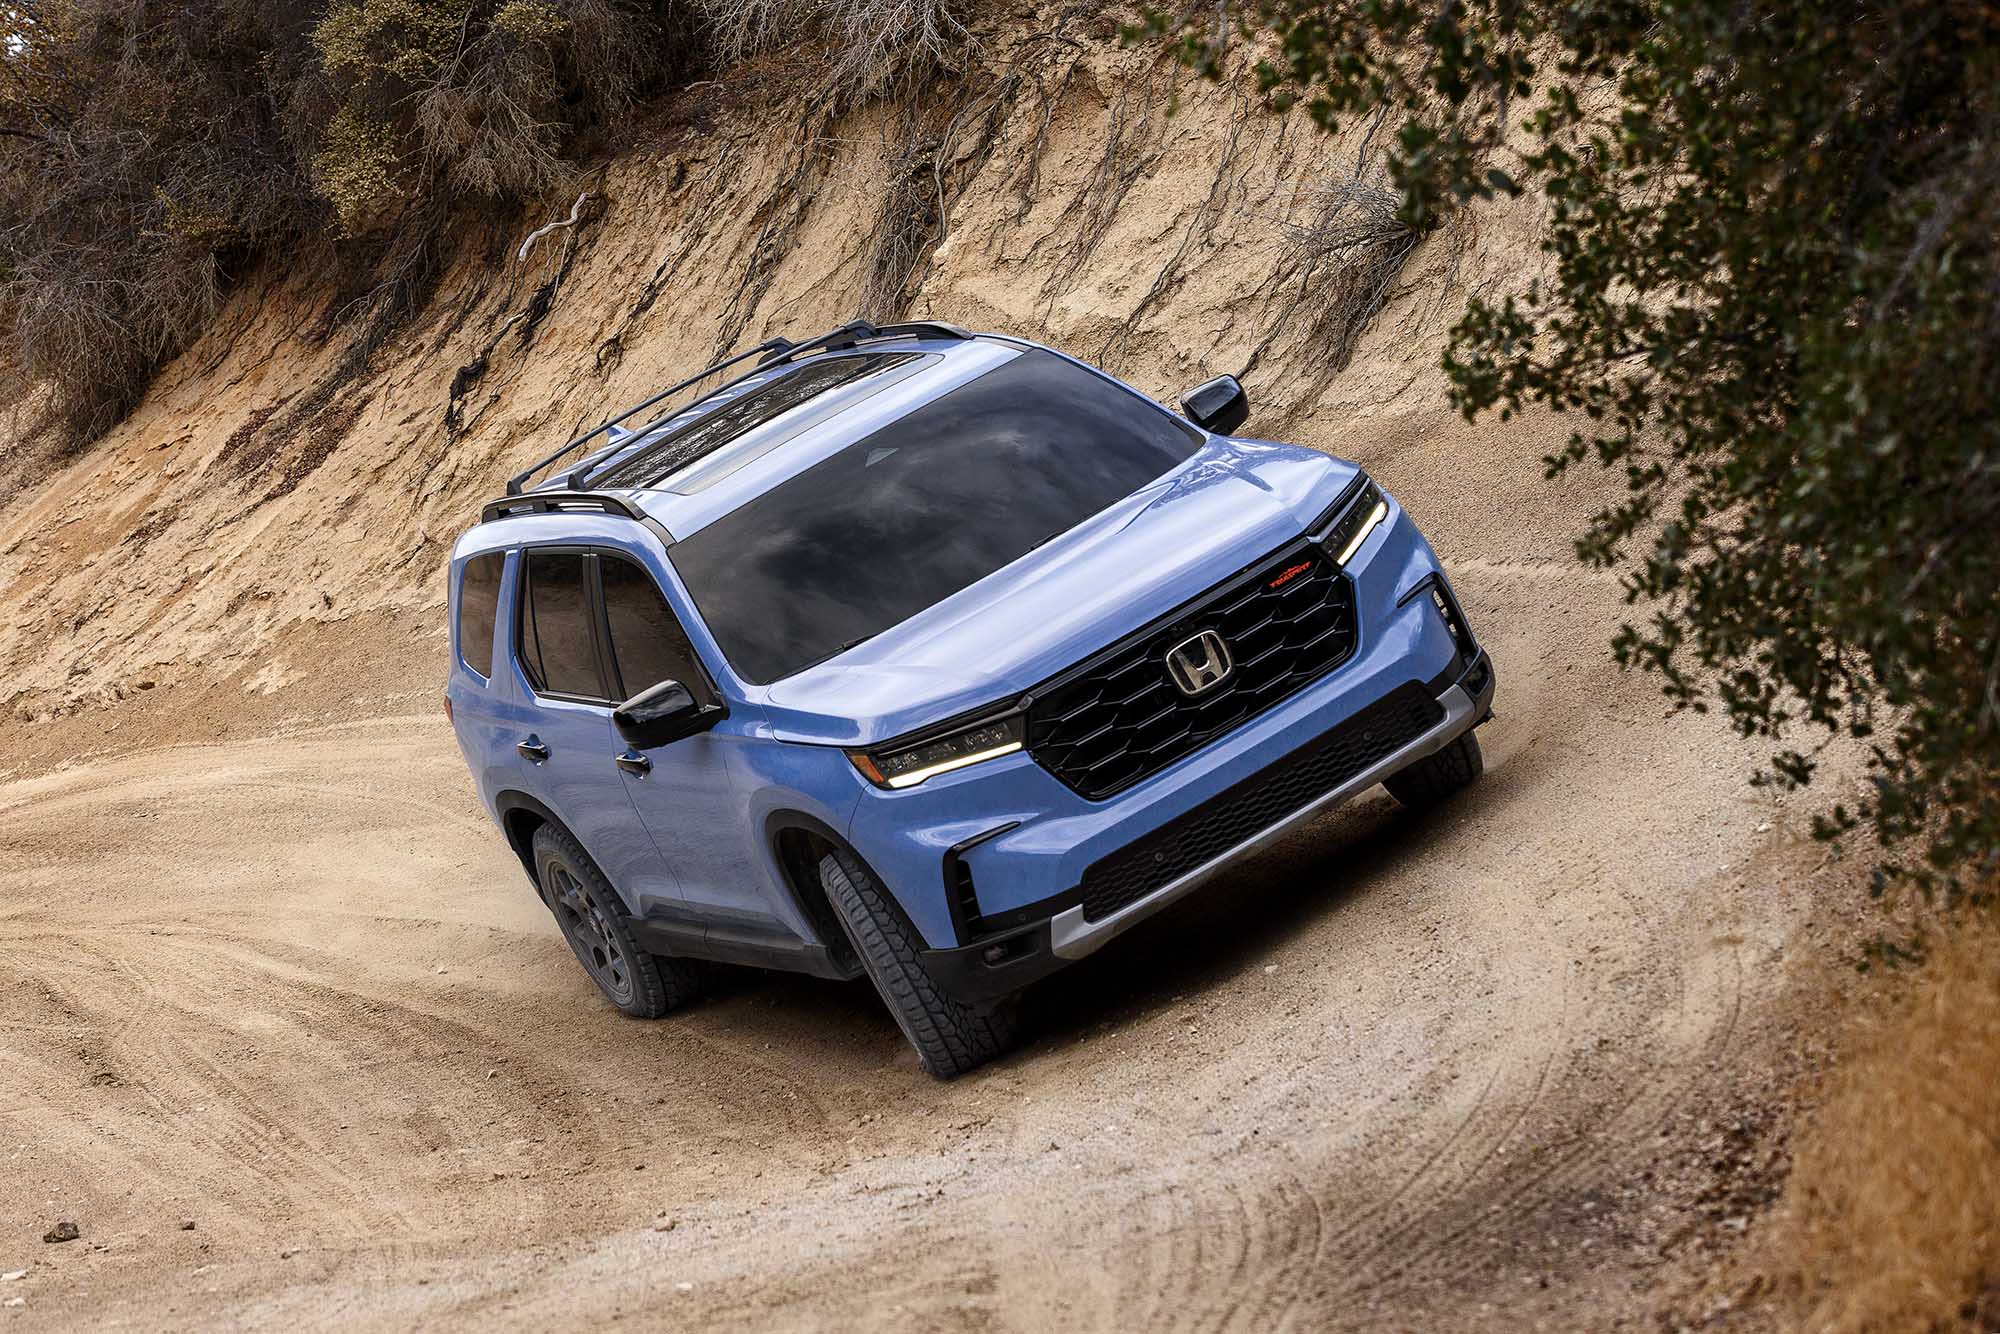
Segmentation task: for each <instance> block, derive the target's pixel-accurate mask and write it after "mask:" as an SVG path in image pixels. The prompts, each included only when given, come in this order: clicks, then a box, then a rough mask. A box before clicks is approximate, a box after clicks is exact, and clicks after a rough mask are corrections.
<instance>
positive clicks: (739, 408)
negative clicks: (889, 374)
mask: <svg viewBox="0 0 2000 1334" xmlns="http://www.w3.org/2000/svg"><path fill="white" fill-rule="evenodd" d="M916 356H917V354H916V353H914V352H877V353H873V354H870V355H867V356H854V357H824V358H820V359H818V360H815V361H808V362H806V363H805V364H804V365H802V366H801V367H799V369H797V370H795V371H792V372H791V373H790V374H788V375H781V376H779V377H778V378H777V379H775V380H772V381H770V382H769V383H768V384H764V385H760V386H758V387H756V388H754V389H751V390H749V391H748V392H746V393H743V394H742V396H741V397H738V398H734V399H729V400H726V401H725V402H724V403H723V405H722V406H721V407H718V408H713V409H710V410H709V411H707V412H704V413H703V414H701V415H700V416H699V417H696V418H695V419H694V421H692V422H691V423H689V424H688V425H686V426H682V427H680V428H679V429H677V430H675V431H674V432H673V433H672V434H670V435H668V436H666V437H665V438H664V439H662V440H659V441H657V442H655V443H653V444H649V445H647V446H645V447H644V448H642V449H640V450H639V451H638V452H637V453H635V454H633V455H632V456H631V457H630V458H627V459H625V460H624V461H623V462H621V463H619V464H617V465H616V466H615V467H613V468H612V469H610V471H608V472H605V473H603V474H601V475H599V476H596V477H593V478H591V479H590V482H591V485H592V486H597V487H606V488H610V487H640V488H644V487H653V486H658V485H660V483H662V482H663V481H665V480H666V479H667V478H668V477H669V476H671V475H672V474H673V473H676V472H678V471H680V470H681V469H682V468H685V467H687V465H688V464H690V463H693V462H695V461H696V460H697V459H701V458H705V457H707V456H708V455H709V454H712V453H714V452H715V451H716V450H718V449H720V448H722V446H724V445H726V444H728V443H729V442H730V441H731V440H734V439H736V438H737V437H738V436H740V435H747V434H749V433H750V432H751V431H754V430H756V429H757V428H758V427H759V426H762V425H763V424H764V423H766V422H768V421H774V420H776V419H777V418H778V417H779V416H781V415H783V414H784V413H787V412H790V411H791V410H792V409H793V408H796V407H798V406H799V405H800V404H802V403H806V402H809V401H811V400H812V399H815V398H818V397H819V396H820V395H821V394H824V393H826V392H828V391H829V390H833V389H838V388H840V387H841V386H842V385H845V384H852V383H854V381H856V380H859V379H861V378H862V377H863V376H866V375H872V374H873V373H875V372H876V371H885V370H888V369H889V368H890V367H892V366H900V365H902V364H903V363H904V362H906V361H913V360H915V359H916Z"/></svg>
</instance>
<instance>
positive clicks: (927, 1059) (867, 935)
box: [819, 850, 1020, 1079]
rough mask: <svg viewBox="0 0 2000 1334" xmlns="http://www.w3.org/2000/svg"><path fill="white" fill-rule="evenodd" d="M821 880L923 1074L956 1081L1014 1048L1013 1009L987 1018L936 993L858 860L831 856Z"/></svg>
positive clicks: (911, 939)
mask: <svg viewBox="0 0 2000 1334" xmlns="http://www.w3.org/2000/svg"><path fill="white" fill-rule="evenodd" d="M819 880H820V886H821V888H823V889H825V890H826V897H827V901H828V902H829V903H831V904H832V905H833V910H834V913H835V915H837V916H838V917H839V918H840V924H841V926H842V927H844V928H845V929H846V931H847V938H848V939H849V940H851V941H853V942H854V949H855V952H856V953H857V954H859V955H860V956H861V964H862V967H863V968H865V969H866V970H867V972H868V977H869V980H871V981H872V982H874V984H875V990H876V991H877V992H879V993H881V996H882V1002H883V1004H885V1005H887V1006H888V1007H889V1013H890V1014H891V1015H893V1016H894V1017H895V1020H896V1026H897V1027H898V1028H900V1029H902V1030H903V1036H904V1037H906V1038H908V1039H909V1042H910V1045H911V1046H912V1047H914V1048H916V1050H917V1059H918V1060H920V1061H922V1062H923V1066H924V1069H926V1070H928V1071H930V1072H931V1073H932V1074H934V1075H936V1076H937V1077H938V1078H939V1079H954V1078H956V1077H957V1076H959V1075H962V1074H964V1073H965V1072H966V1071H968V1070H971V1069H974V1068H975V1067H977V1066H981V1065H984V1064H986V1063H987V1062H988V1061H990V1060H992V1059H993V1058H994V1057H996V1056H998V1055H1000V1054H1001V1053H1002V1052H1005V1051H1007V1050H1008V1049H1009V1048H1011V1047H1012V1046H1013V1045H1014V1043H1015V1041H1016V1039H1017V1038H1018V1036H1019V1030H1020V1024H1019V1008H1018V1006H1017V1005H1016V1004H1015V1002H1013V1001H1012V1000H1009V1001H1006V1002H1003V1003H1002V1004H1001V1005H999V1006H998V1007H996V1008H995V1009H992V1010H990V1011H984V1012H982V1011H978V1010H974V1009H973V1008H972V1007H970V1006H968V1005H964V1004H961V1003H960V1002H958V1001H956V1000H954V999H952V998H951V997H950V996H947V995H945V994H944V993H943V992H942V991H939V990H938V988H937V985H936V984H935V983H934V982H932V981H931V977H930V974H929V973H927V972H925V971H924V962H923V958H922V956H921V955H920V954H919V950H920V949H921V948H922V942H921V941H919V940H918V939H917V938H916V936H915V934H914V932H913V931H912V930H911V929H910V927H909V926H908V925H907V924H906V923H905V921H904V920H903V917H902V914H900V913H898V912H897V911H896V910H895V908H894V906H893V905H891V903H890V902H889V896H888V892H887V891H886V890H884V889H883V888H882V886H881V885H880V884H879V883H878V882H877V881H876V879H875V877H874V875H873V874H872V873H870V871H869V870H868V868H867V867H866V866H864V865H862V863H861V861H860V859H859V858H857V857H854V856H853V855H851V854H849V853H847V852H843V851H839V850H836V851H833V852H829V853H827V854H826V855H825V856H824V857H822V858H820V862H819Z"/></svg>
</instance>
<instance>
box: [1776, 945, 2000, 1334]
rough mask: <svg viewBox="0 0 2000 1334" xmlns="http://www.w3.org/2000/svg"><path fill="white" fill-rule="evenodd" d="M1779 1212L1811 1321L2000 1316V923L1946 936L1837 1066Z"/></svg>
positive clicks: (1894, 1324)
mask: <svg viewBox="0 0 2000 1334" xmlns="http://www.w3.org/2000/svg"><path fill="white" fill-rule="evenodd" d="M1773 1223H1774V1227H1773V1229H1772V1230H1773V1232H1774V1233H1775V1234H1777V1237H1778V1240H1777V1242H1776V1244H1777V1245H1778V1246H1780V1247H1781V1248H1782V1251H1783V1256H1782V1265H1781V1272H1783V1271H1789V1279H1790V1281H1789V1283H1788V1284H1787V1286H1788V1287H1789V1288H1791V1289H1792V1290H1793V1291H1794V1292H1795V1293H1796V1294H1797V1296H1798V1300H1799V1307H1798V1310H1797V1311H1796V1312H1795V1314H1796V1316H1797V1318H1798V1320H1799V1323H1800V1324H1801V1325H1802V1326H1804V1327H1809V1328H1813V1329H1824V1330H1856V1331H1859V1330H1878V1329H1881V1330H1903V1329H1911V1330H1938V1329H1961V1328H1964V1329H1986V1330H1990V1329H2000V930H1996V929H1995V927H1994V926H1993V925H1992V924H1990V923H1981V924H1978V925H1976V926H1972V927H1969V928H1967V929H1965V930H1963V931H1962V932H1960V933H1958V934H1956V935H1954V936H1952V937H1950V938H1948V939H1946V940H1945V941H1944V942H1943V943H1942V944H1941V945H1940V946H1939V948H1938V950H1937V952H1936V953H1935V954H1934V955H1933V957H1932V958H1931V960H1930V962H1929V963H1928V964H1927V965H1926V967H1925V970H1924V972H1923V973H1922V974H1921V975H1920V976H1919V977H1918V978H1916V979H1915V983H1914V987H1913V990H1912V994H1911V995H1910V996H1909V997H1907V999H1906V1001H1905V1002H1904V1003H1903V1004H1902V1005H1901V1006H1899V1007H1898V1008H1897V1009H1896V1010H1895V1011H1894V1012H1893V1013H1891V1014H1890V1015H1889V1016H1888V1017H1887V1018H1886V1019H1885V1020H1883V1021H1881V1023H1880V1024H1879V1027H1878V1028H1877V1030H1876V1031H1875V1032H1873V1033H1872V1034H1870V1036H1869V1039H1868V1041H1867V1042H1866V1044H1865V1045H1864V1047H1863V1048H1862V1049H1861V1050H1860V1051H1858V1052H1857V1053H1856V1054H1854V1055H1853V1056H1852V1057H1850V1058H1849V1059H1848V1060H1847V1061H1846V1062H1845V1063H1844V1064H1843V1065H1842V1066H1841V1068H1840V1069H1839V1070H1838V1072H1837V1073H1836V1075H1835V1076H1834V1082H1833V1085H1832V1087H1831V1088H1830V1089H1829V1090H1828V1095H1827V1097H1826V1099H1825V1101H1824V1102H1823V1104H1822V1105H1821V1106H1820V1108H1819V1110H1818V1112H1817V1113H1816V1115H1814V1117H1813V1118H1812V1121H1811V1123H1810V1124H1809V1125H1808V1127H1807V1128H1806V1129H1805V1131H1804V1132H1803V1133H1802V1134H1801V1136H1800V1139H1799V1141H1798V1144H1797V1148H1796V1152H1795V1157H1794V1168H1793V1172H1792V1176H1791V1179H1790V1181H1789V1183H1788V1185H1787V1188H1786V1202H1785V1205H1784V1207H1783V1211H1782V1212H1781V1213H1780V1214H1779V1215H1778V1216H1777V1217H1776V1218H1775V1219H1774V1220H1773Z"/></svg>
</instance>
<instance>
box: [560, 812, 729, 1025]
mask: <svg viewBox="0 0 2000 1334" xmlns="http://www.w3.org/2000/svg"><path fill="white" fill-rule="evenodd" d="M531 846H532V849H533V852H534V857H535V878H536V879H537V880H538V881H539V882H540V884H541V886H542V897H543V899H544V900H546V901H547V903H548V905H549V911H550V912H552V913H554V914H555V918H556V926H557V928H558V929H560V930H561V931H562V936H563V940H564V941H566V942H567V943H568V945H569V948H570V952H571V953H573V954H575V955H576V961H577V962H578V963H580V964H582V965H583V971H584V972H586V973H588V974H589V975H590V980H591V981H593V982H595V983H597V989H598V990H599V991H602V992H603V993H604V996H605V999H606V1000H609V1001H610V1002H611V1003H612V1004H613V1005H615V1006H617V1007H618V1008H619V1009H620V1010H622V1011H624V1012H625V1013H626V1014H629V1015H631V1016H632V1017H633V1018H634V1019H658V1018H659V1017H660V1016H662V1015H664V1014H666V1013H667V1012H668V1011H669V1010H673V1009H677V1008H679V1007H680V1006H682V1005H685V1004H687V1003H688V1002H689V1001H691V1000H693V999H694V998H695V997H696V996H698V995H699V994H700V993H701V978H700V975H699V974H698V973H697V972H696V971H695V968H694V966H693V965H692V964H690V963H687V962H685V961H683V960H680V959H670V958H667V957H665V956H663V955H658V954H650V953H648V952H647V951H646V950H644V949H642V948H640V946H639V944H638V942H637V941H636V940H635V939H633V936H632V928H631V924H630V923H631V918H630V916H629V915H628V914H627V913H626V911H625V905H624V902H623V901H622V900H620V899H619V897H618V892H617V891H616V890H614V889H612V887H611V882H610V881H609V880H607V879H605V878H604V872H602V871H600V870H598V869H597V863H596V862H594V861H592V860H591V859H590V856H589V854H588V853H586V852H585V851H584V850H583V845H582V844H580V843H578V842H577V841H576V839H575V837H574V836H573V835H571V833H570V832H569V831H568V830H567V829H564V828H562V827H561V826H560V825H554V824H545V825H543V826H542V827H541V828H540V829H537V830H536V831H535V837H534V841H533V843H532V845H531Z"/></svg>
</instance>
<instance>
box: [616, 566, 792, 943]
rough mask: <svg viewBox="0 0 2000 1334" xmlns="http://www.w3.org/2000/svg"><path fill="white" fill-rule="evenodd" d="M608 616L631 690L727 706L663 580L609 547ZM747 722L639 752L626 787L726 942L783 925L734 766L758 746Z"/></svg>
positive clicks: (684, 887)
mask: <svg viewBox="0 0 2000 1334" xmlns="http://www.w3.org/2000/svg"><path fill="white" fill-rule="evenodd" d="M599 567H600V569H601V570H602V573H603V596H604V612H605V619H606V623H607V626H608V628H609V631H610V635H609V639H610V644H611V651H612V656H613V658H614V660H615V662H616V664H617V670H618V673H619V678H620V681H621V683H622V685H621V688H622V689H623V690H624V691H625V692H626V694H627V695H628V696H630V695H636V694H638V693H639V692H640V691H642V690H646V689H649V688H651V687H653V686H656V685H658V684H659V683H660V682H662V681H679V682H680V683H681V684H682V685H684V686H686V687H687V689H688V692H689V693H690V694H692V695H693V696H694V697H695V699H696V700H697V701H698V702H700V703H703V704H714V703H717V702H718V696H717V693H716V690H715V685H714V683H713V681H711V680H710V679H709V675H708V673H707V672H706V671H705V670H703V668H702V665H701V662H700V659H699V658H698V657H697V656H696V655H695V651H694V648H693V646H692V645H691V644H689V643H688V637H687V633H686V632H685V631H684V630H682V629H681V624H680V621H679V620H678V619H677V618H676V617H675V616H674V613H673V609H672V608H671V607H669V606H668V605H667V600H666V598H665V597H664V596H663V595H662V594H661V592H660V589H659V585H658V584H656V583H654V582H653V576H652V575H650V574H648V573H647V572H646V571H645V570H644V569H642V568H640V567H639V566H638V565H637V564H635V563H633V562H632V561H629V560H625V559H623V558H621V557H618V556H614V555H611V554H610V553H608V552H606V553H604V554H603V555H602V558H601V560H600V561H599ZM747 726H748V723H747V720H745V719H743V718H740V717H729V718H725V719H724V720H723V721H722V722H721V723H720V724H718V725H717V726H716V727H714V728H712V729H710V730H709V731H706V732H699V733H697V734H695V735H694V736H690V737H683V738H681V739H680V740H679V741H676V742H673V743H672V744H670V745H665V746H660V747H658V748H657V749H654V750H651V751H648V752H646V754H645V755H644V756H643V757H640V756H637V755H636V754H635V755H633V756H632V757H630V759H633V760H637V759H640V758H643V759H644V760H645V761H646V762H647V765H648V766H649V767H646V768H644V769H640V768H639V767H638V766H637V765H634V766H633V767H632V768H631V769H630V770H628V771H627V775H626V779H625V781H626V784H627V787H628V790H629V791H630V792H631V796H632V803H633V805H635V806H637V807H638V809H639V814H640V815H641V816H642V817H643V818H644V819H645V821H646V826H647V828H649V829H650V830H652V833H653V841H654V842H655V843H656V844H657V845H658V846H659V848H660V850H661V852H663V853H665V854H666V856H667V859H668V860H669V861H670V862H672V863H673V868H674V873H675V877H676V878H677V879H678V881H679V883H680V887H681V892H682V894H683V895H684V896H685V897H686V900H687V902H688V904H689V906H690V907H692V908H693V909H694V910H695V911H696V913H697V914H698V916H699V917H700V919H701V921H702V922H703V923H704V924H705V926H706V928H707V929H708V930H709V932H710V933H711V934H712V935H714V936H716V937H717V938H718V939H757V938H762V937H765V936H767V935H769V934H770V933H772V932H773V931H777V930H781V929H782V930H789V928H781V927H780V919H779V918H778V916H777V914H776V912H775V905H774V904H773V903H772V902H771V901H770V898H769V887H768V877H767V876H766V875H765V874H764V872H763V870H762V869H761V868H760V867H759V866H758V865H757V863H756V861H755V857H756V844H755V842H754V840H755V839H756V837H757V835H758V831H756V830H755V829H753V828H751V817H750V812H749V810H748V809H747V803H746V802H745V800H744V799H743V796H742V793H741V791H740V789H739V786H738V784H737V783H736V782H735V780H734V776H733V774H732V772H731V759H732V757H733V755H734V753H735V751H736V750H737V748H739V747H741V746H744V745H746V744H751V743H750V742H749V741H748V740H747V738H746V735H745V729H746V728H747Z"/></svg>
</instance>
